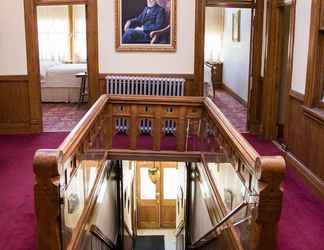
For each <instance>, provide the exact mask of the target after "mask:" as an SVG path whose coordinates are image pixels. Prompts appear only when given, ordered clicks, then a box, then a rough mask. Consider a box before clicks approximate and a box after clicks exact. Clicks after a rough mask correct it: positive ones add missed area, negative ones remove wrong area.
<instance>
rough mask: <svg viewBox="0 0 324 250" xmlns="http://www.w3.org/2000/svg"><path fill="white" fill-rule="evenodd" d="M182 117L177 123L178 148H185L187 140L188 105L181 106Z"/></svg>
mask: <svg viewBox="0 0 324 250" xmlns="http://www.w3.org/2000/svg"><path fill="white" fill-rule="evenodd" d="M179 117H180V118H179V119H178V125H177V132H176V133H177V150H178V151H184V150H185V143H186V142H185V141H186V107H181V108H180V116H179Z"/></svg>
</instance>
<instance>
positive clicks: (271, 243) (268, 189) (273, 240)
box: [252, 156, 286, 250]
mask: <svg viewBox="0 0 324 250" xmlns="http://www.w3.org/2000/svg"><path fill="white" fill-rule="evenodd" d="M285 168H286V164H285V160H284V159H283V157H281V156H276V157H273V156H272V157H260V158H258V159H257V161H256V170H257V173H258V182H259V204H258V207H257V211H256V217H255V223H254V226H253V228H252V235H253V239H252V240H253V243H254V244H253V249H254V250H275V249H277V229H278V222H279V220H280V215H281V209H282V199H283V188H282V181H283V177H284V175H285Z"/></svg>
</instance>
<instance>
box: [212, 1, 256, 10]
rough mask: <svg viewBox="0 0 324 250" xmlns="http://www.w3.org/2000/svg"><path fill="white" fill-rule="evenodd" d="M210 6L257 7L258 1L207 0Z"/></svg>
mask: <svg viewBox="0 0 324 250" xmlns="http://www.w3.org/2000/svg"><path fill="white" fill-rule="evenodd" d="M206 2H207V3H206V6H208V7H225V8H241V9H244V8H247V9H250V8H255V7H256V3H255V2H254V1H253V0H242V1H235V0H234V1H231V0H206Z"/></svg>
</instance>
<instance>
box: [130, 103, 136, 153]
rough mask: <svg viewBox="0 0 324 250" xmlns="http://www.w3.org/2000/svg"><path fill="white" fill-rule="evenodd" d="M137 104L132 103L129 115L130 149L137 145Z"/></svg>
mask: <svg viewBox="0 0 324 250" xmlns="http://www.w3.org/2000/svg"><path fill="white" fill-rule="evenodd" d="M137 125H138V124H137V105H136V104H134V105H132V106H131V116H130V123H129V129H128V130H129V137H130V138H129V139H130V148H131V149H132V150H136V145H137V135H138V128H137Z"/></svg>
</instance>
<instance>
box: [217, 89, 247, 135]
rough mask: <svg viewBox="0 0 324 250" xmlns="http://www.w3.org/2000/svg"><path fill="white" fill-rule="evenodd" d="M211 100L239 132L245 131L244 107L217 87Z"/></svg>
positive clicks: (245, 109) (245, 117) (245, 116)
mask: <svg viewBox="0 0 324 250" xmlns="http://www.w3.org/2000/svg"><path fill="white" fill-rule="evenodd" d="M213 101H214V102H215V103H216V104H217V107H218V108H219V109H220V110H221V111H222V112H223V113H224V115H225V116H226V118H227V119H228V120H229V121H230V122H231V123H232V124H233V126H234V127H235V128H236V129H237V130H238V131H239V132H240V133H246V132H247V108H246V107H244V106H243V105H242V104H241V103H239V102H238V101H237V100H236V99H234V98H233V97H232V96H230V95H229V94H228V93H227V92H226V91H224V90H222V89H218V90H217V91H216V92H215V98H214V99H213Z"/></svg>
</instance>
